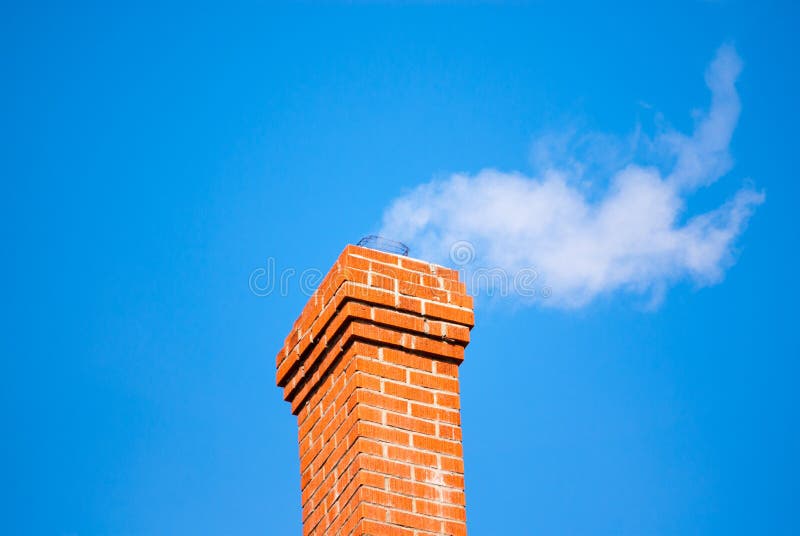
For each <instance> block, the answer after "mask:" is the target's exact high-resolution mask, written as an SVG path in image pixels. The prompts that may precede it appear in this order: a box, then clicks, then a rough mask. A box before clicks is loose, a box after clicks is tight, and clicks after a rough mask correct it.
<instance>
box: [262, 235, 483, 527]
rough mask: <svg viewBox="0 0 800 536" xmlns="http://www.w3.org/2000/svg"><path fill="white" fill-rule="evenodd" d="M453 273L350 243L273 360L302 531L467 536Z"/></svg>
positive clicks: (468, 304)
mask: <svg viewBox="0 0 800 536" xmlns="http://www.w3.org/2000/svg"><path fill="white" fill-rule="evenodd" d="M472 325H473V314H472V299H471V297H470V296H468V295H467V294H466V291H465V288H464V284H463V283H461V282H459V281H458V274H457V272H455V271H454V270H450V269H448V268H444V267H441V266H436V265H432V264H428V263H425V262H421V261H418V260H414V259H409V258H407V257H401V256H397V255H392V254H389V253H384V252H380V251H376V250H372V249H367V248H362V247H358V246H347V247H346V248H345V250H344V251H343V252H342V254H341V255H340V256H339V259H338V260H337V261H336V263H335V264H334V266H333V268H332V269H331V270H330V272H329V273H328V275H327V276H326V277H325V279H324V280H323V281H322V283H321V284H320V286H319V288H318V290H317V292H316V293H315V294H314V295H313V296H312V297H311V299H310V300H309V301H308V304H307V305H306V307H305V309H304V310H303V312H302V314H301V315H300V317H299V318H298V319H297V321H296V322H295V324H294V326H293V328H292V330H291V332H290V333H289V336H288V337H287V338H286V341H285V345H284V347H283V348H282V349H281V351H280V352H279V353H278V356H277V368H278V371H277V383H278V386H279V387H283V390H284V398H285V399H286V400H287V401H288V402H289V403H290V404H291V408H292V413H294V414H295V415H297V425H298V442H299V447H300V449H299V450H300V471H301V479H300V487H301V501H302V507H303V509H302V512H303V514H302V516H303V534H306V535H312V534H313V535H319V536H322V535H328V534H342V535H350V534H354V535H363V534H371V535H395V534H397V535H403V536H417V535H419V536H422V535H431V534H453V535H458V534H466V525H465V520H466V515H465V500H464V464H463V455H462V446H461V425H460V423H461V420H460V413H459V407H460V406H459V394H458V393H459V389H458V366H459V364H460V363H461V361H462V360H463V358H464V348H465V347H466V345H467V344H468V342H469V330H470V328H471V327H472Z"/></svg>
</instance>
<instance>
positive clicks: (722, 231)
mask: <svg viewBox="0 0 800 536" xmlns="http://www.w3.org/2000/svg"><path fill="white" fill-rule="evenodd" d="M741 69H742V62H741V60H740V58H739V56H738V55H737V54H736V51H735V50H734V48H733V47H732V46H730V45H724V46H722V47H721V48H720V49H719V50H718V51H717V54H716V56H715V58H714V60H713V61H712V63H711V64H710V65H709V67H708V69H707V72H706V76H705V80H706V84H707V86H708V88H709V89H710V90H711V104H710V107H709V109H708V110H707V111H706V112H705V113H702V114H699V115H698V116H697V119H696V123H695V125H694V129H693V132H692V133H691V134H690V135H686V134H682V133H680V132H677V131H675V130H672V129H663V130H662V131H661V132H660V133H659V134H657V135H656V136H654V138H653V139H652V140H650V139H648V138H646V137H645V136H642V135H640V133H639V131H638V129H637V130H636V131H635V132H634V134H633V135H632V136H630V137H629V138H627V139H619V138H615V137H614V136H609V135H605V134H603V135H599V134H592V133H589V134H580V133H578V132H576V131H575V130H574V129H573V130H572V131H568V132H567V135H566V136H565V135H562V134H561V133H551V134H545V135H543V136H541V137H540V138H539V139H538V140H537V142H536V143H534V151H533V153H534V163H535V165H536V168H537V173H536V175H535V176H527V175H525V174H522V173H516V172H504V171H498V170H495V169H485V170H483V171H480V172H479V173H477V174H472V175H470V174H463V173H456V174H453V175H451V176H449V177H447V178H446V179H443V180H434V181H431V182H429V183H427V184H423V185H421V186H418V187H417V188H415V189H414V190H412V191H410V192H408V193H407V194H405V195H403V196H401V197H400V198H398V199H395V200H394V201H393V202H392V203H391V205H390V206H389V207H388V208H387V209H386V211H385V212H384V217H383V227H382V230H381V234H382V235H384V236H388V237H391V238H395V239H399V240H402V241H404V242H406V243H408V244H409V245H411V246H412V248H413V250H414V253H415V256H418V257H422V258H426V259H431V260H435V261H439V262H444V263H446V264H453V262H452V260H453V259H448V255H450V253H451V248H452V247H453V244H461V245H463V244H465V243H466V244H469V248H471V249H472V251H470V255H471V254H472V252H474V254H475V258H474V259H472V258H468V259H466V261H471V262H469V263H468V264H463V263H460V264H463V267H464V268H466V269H468V270H469V269H472V270H477V269H481V268H494V269H501V270H502V271H504V272H505V273H506V274H509V275H510V277H513V274H515V273H517V272H519V271H520V270H530V269H531V268H532V269H534V270H535V271H536V273H537V274H538V278H537V284H539V285H544V286H546V287H543V288H546V289H547V290H548V294H549V298H548V299H546V300H538V302H539V303H543V304H545V305H549V306H557V307H564V308H575V307H580V306H583V305H586V304H588V303H589V302H591V301H592V300H593V299H595V298H597V297H598V296H601V295H608V294H610V293H614V292H627V293H634V294H637V295H642V296H645V297H647V298H648V299H649V300H650V301H651V302H652V303H658V301H659V300H660V299H661V297H662V296H663V295H664V292H665V291H666V289H667V288H669V286H670V285H673V284H675V283H676V282H678V281H681V280H690V281H693V282H695V283H696V284H698V285H710V284H714V283H717V282H719V281H720V280H721V279H722V278H723V276H724V273H725V270H726V269H727V268H728V267H730V266H731V265H732V263H733V261H734V254H733V253H734V252H733V247H734V243H735V241H736V239H737V237H738V236H739V235H740V234H741V232H742V230H743V228H744V226H745V224H746V223H747V220H748V218H749V217H750V215H751V214H752V212H753V210H754V209H755V208H756V207H757V206H758V205H759V204H761V203H762V202H763V201H764V194H763V193H761V192H758V191H755V190H753V189H751V188H749V187H743V188H742V189H740V190H739V191H738V192H737V193H736V194H735V195H734V196H733V198H732V199H730V200H729V201H727V202H726V203H724V204H722V205H721V206H719V207H718V208H716V209H715V210H712V211H709V212H705V213H701V214H695V215H690V214H687V210H686V204H687V199H688V196H689V195H691V194H692V193H693V192H695V191H696V190H697V189H698V188H700V187H704V186H707V185H709V184H711V183H713V182H714V181H716V180H717V179H719V178H720V177H722V176H723V175H725V174H726V173H727V172H729V171H730V169H731V168H732V165H733V160H732V158H731V155H730V152H729V145H730V141H731V137H732V135H733V131H734V129H735V126H736V123H737V120H738V118H739V112H740V102H739V96H738V93H737V91H736V87H735V82H736V79H737V77H738V76H739V73H740V72H741ZM598 155H599V156H598ZM462 253H463V252H462ZM469 280H470V279H469V278H468V281H469ZM472 290H473V291H476V290H477V289H475V288H473V289H472ZM522 299H523V300H525V301H527V300H532V298H531V297H530V295H526V296H523V297H522ZM533 301H537V300H533Z"/></svg>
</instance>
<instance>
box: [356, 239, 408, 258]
mask: <svg viewBox="0 0 800 536" xmlns="http://www.w3.org/2000/svg"><path fill="white" fill-rule="evenodd" d="M358 245H359V246H363V247H365V248H370V249H377V250H378V251H385V252H386V253H394V254H396V255H402V256H404V257H405V256H407V255H408V246H407V245H405V244H403V243H402V242H398V241H397V240H392V239H390V238H385V237H383V236H379V235H367V236H365V237H364V238H362V239H361V240H359V241H358Z"/></svg>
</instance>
